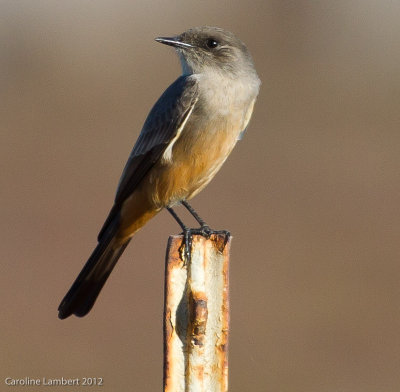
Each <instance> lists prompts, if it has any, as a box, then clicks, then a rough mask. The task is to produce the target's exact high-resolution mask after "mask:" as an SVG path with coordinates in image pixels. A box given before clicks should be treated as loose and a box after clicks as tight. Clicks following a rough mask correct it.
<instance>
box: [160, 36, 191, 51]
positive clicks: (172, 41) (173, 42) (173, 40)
mask: <svg viewBox="0 0 400 392" xmlns="http://www.w3.org/2000/svg"><path fill="white" fill-rule="evenodd" d="M155 40H156V41H157V42H160V43H162V44H164V45H170V46H173V47H175V48H182V49H186V48H193V47H194V46H193V45H190V44H187V43H186V42H182V41H180V40H179V37H158V38H156V39H155Z"/></svg>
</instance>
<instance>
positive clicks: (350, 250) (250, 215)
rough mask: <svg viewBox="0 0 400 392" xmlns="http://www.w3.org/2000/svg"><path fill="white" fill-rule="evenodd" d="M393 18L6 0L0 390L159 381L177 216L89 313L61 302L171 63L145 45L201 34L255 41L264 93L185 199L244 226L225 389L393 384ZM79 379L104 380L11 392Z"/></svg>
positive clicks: (236, 259)
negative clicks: (212, 29)
mask: <svg viewBox="0 0 400 392" xmlns="http://www.w3.org/2000/svg"><path fill="white" fill-rule="evenodd" d="M399 15H400V4H399V3H398V2H396V1H381V2H378V1H372V0H359V1H312V2H311V1H304V0H301V1H282V0H262V1H261V0H260V1H254V2H245V1H230V2H224V1H220V2H218V3H217V2H213V1H201V2H200V1H192V0H186V1H180V0H178V1H176V2H164V1H160V0H159V1H136V2H134V1H125V0H117V1H103V0H102V1H100V0H98V1H84V0H79V1H77V0H69V1H64V2H61V1H51V0H47V1H44V0H43V1H35V2H32V1H11V0H10V1H1V2H0V129H1V143H0V157H1V171H0V176H1V183H0V192H1V210H0V214H1V219H0V225H1V226H0V227H1V262H0V268H1V274H0V298H1V300H0V301H1V302H0V303H1V320H0V333H1V338H0V369H1V370H0V385H2V386H1V387H0V389H1V390H4V391H6V390H10V391H11V390H12V391H28V390H29V391H41V390H50V389H51V390H53V389H54V390H56V389H57V390H65V391H67V390H68V391H72V392H75V391H84V390H90V391H100V390H101V391H104V392H109V391H157V390H161V385H162V309H163V272H164V252H165V246H166V242H167V237H168V235H170V234H175V233H178V232H179V231H180V230H179V227H178V226H177V225H176V223H175V222H174V221H173V220H172V218H171V217H170V216H169V214H168V213H167V212H162V213H161V214H159V216H157V217H156V218H155V219H154V220H153V221H152V222H151V223H150V224H149V225H148V226H146V227H145V228H144V229H143V230H142V231H141V232H140V233H139V234H138V235H137V237H136V239H135V240H134V241H132V243H131V245H130V246H129V248H128V250H127V251H126V253H125V254H124V256H123V257H122V259H121V261H120V263H119V265H118V267H117V268H116V270H115V271H114V272H113V274H112V276H111V279H110V280H109V282H108V284H107V285H106V287H105V289H104V290H103V292H102V295H101V296H100V298H99V300H98V302H97V303H96V306H95V307H94V309H93V311H92V312H91V313H90V314H89V315H88V316H87V317H85V318H83V319H77V318H69V319H67V320H65V321H60V320H58V318H57V306H58V304H59V302H60V300H61V299H62V297H63V296H64V294H65V293H66V291H67V290H68V288H69V287H70V284H71V283H72V281H73V280H74V279H75V277H76V275H77V274H78V272H79V271H80V269H81V267H82V265H83V263H84V262H85V261H86V259H87V257H88V256H89V254H90V252H91V251H92V249H93V247H94V245H95V242H96V235H97V232H98V230H99V229H100V227H101V225H102V223H103V220H104V219H105V217H106V214H107V213H108V210H109V208H110V207H111V203H112V200H113V197H114V192H115V188H116V186H117V183H118V179H119V176H120V174H121V171H122V168H123V166H124V164H125V161H126V159H127V157H128V154H129V152H130V149H131V147H132V145H133V143H134V141H135V140H136V137H137V136H138V133H139V131H140V129H141V126H142V124H143V121H144V119H145V117H146V115H147V113H148V111H149V110H150V108H151V106H152V105H153V103H154V102H155V100H156V99H157V98H158V97H159V95H160V94H161V93H162V91H163V90H164V89H165V88H166V87H167V86H168V85H169V84H170V83H171V82H172V81H173V80H175V78H176V77H177V76H178V74H179V72H180V68H179V63H178V60H177V57H176V55H175V54H174V51H173V50H172V49H171V48H168V47H165V46H163V45H159V44H157V43H156V42H154V41H153V38H154V37H156V36H159V35H172V34H176V33H180V32H182V31H183V30H185V29H187V28H189V27H193V26H201V25H205V24H208V25H218V26H220V27H223V28H226V29H229V30H232V31H234V32H235V33H236V34H237V35H238V36H239V37H240V38H241V39H242V40H243V41H245V42H246V43H247V44H248V46H249V48H250V50H251V52H252V54H253V57H254V59H255V63H256V66H257V70H258V73H259V75H260V78H261V79H262V82H263V85H262V89H261V92H260V96H259V100H258V102H257V105H256V108H255V113H254V117H253V119H252V121H251V124H250V126H249V129H248V132H247V134H246V135H245V138H244V139H243V141H241V142H240V143H238V145H237V148H236V149H235V151H234V152H233V154H232V155H231V157H230V158H229V160H228V161H227V162H226V164H225V166H224V167H223V169H222V170H221V172H220V173H219V174H218V176H217V177H216V178H215V180H214V181H213V182H212V183H211V184H210V185H209V186H208V188H207V189H206V190H205V191H203V193H202V194H200V195H199V196H198V197H197V198H196V199H195V200H194V201H193V205H194V207H195V208H197V209H198V211H199V212H200V213H201V215H202V216H203V217H204V218H205V219H206V220H207V221H208V222H209V223H210V225H211V226H213V227H216V228H225V229H229V230H230V231H231V232H232V233H233V235H234V241H233V246H232V257H231V303H232V311H231V312H232V313H231V317H232V322H231V340H230V342H231V344H230V391H232V392H239V391H243V390H246V391H256V392H261V391H279V392H286V391H296V392H303V391H304V392H334V391H341V392H350V391H351V392H358V391H359V392H369V391H371V392H372V391H380V392H392V391H393V392H398V391H399V390H400V371H399V368H400V338H399V335H400V313H399V311H400V306H399V305H400V284H399V283H400V262H399V261H400V260H399V256H400V241H399V239H400V212H399V211H400V208H399V205H400V174H399V173H400V170H399V169H400V154H399V152H400V132H399V131H400V114H399V113H400V111H399V104H400V68H399V63H400V23H399ZM80 376H84V377H103V378H104V386H103V387H101V388H100V387H98V388H96V387H82V388H79V387H71V388H67V387H64V388H62V387H58V388H50V387H48V388H47V389H44V388H43V387H42V388H35V387H13V388H12V387H7V386H5V384H4V379H5V378H6V377H13V378H23V377H31V378H42V377H47V378H57V377H58V378H59V377H80Z"/></svg>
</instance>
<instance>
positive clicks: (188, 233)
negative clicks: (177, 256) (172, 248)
mask: <svg viewBox="0 0 400 392" xmlns="http://www.w3.org/2000/svg"><path fill="white" fill-rule="evenodd" d="M167 210H168V212H169V213H170V214H171V215H172V216H173V217H174V219H175V220H176V221H177V222H178V225H179V226H180V227H181V228H182V230H183V233H182V234H183V235H184V241H185V260H184V262H185V264H186V261H187V262H188V263H190V260H191V256H192V229H189V228H188V227H187V226H186V225H185V224H184V223H183V222H182V220H181V218H179V216H178V214H177V213H176V212H175V211H174V210H173V209H172V208H171V207H167Z"/></svg>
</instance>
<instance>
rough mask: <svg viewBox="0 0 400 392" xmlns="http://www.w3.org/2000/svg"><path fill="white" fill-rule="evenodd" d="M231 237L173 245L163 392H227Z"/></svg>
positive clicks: (195, 239) (172, 239)
mask: <svg viewBox="0 0 400 392" xmlns="http://www.w3.org/2000/svg"><path fill="white" fill-rule="evenodd" d="M230 240H231V237H228V238H226V237H225V235H222V234H218V235H216V234H215V235H212V236H211V237H210V238H209V239H206V238H204V237H202V236H193V242H192V257H191V261H190V262H188V263H187V262H186V261H184V260H183V255H184V252H182V242H183V236H171V237H170V238H169V240H168V248H167V256H166V266H165V304H164V391H165V392H223V391H227V390H228V332H229V250H230Z"/></svg>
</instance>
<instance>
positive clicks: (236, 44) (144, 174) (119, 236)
mask: <svg viewBox="0 0 400 392" xmlns="http://www.w3.org/2000/svg"><path fill="white" fill-rule="evenodd" d="M156 41H157V42H161V43H163V44H166V45H170V46H173V47H174V48H175V49H176V51H177V53H178V56H179V58H180V61H181V65H182V76H180V77H179V78H178V79H177V80H176V81H175V82H174V83H173V84H171V86H169V87H168V88H167V90H166V91H165V92H164V93H163V95H161V97H160V98H159V100H158V101H157V102H156V104H155V105H154V107H153V109H152V110H151V111H150V114H149V115H148V117H147V119H146V121H145V123H144V126H143V129H142V131H141V133H140V135H139V138H138V140H137V141H136V144H135V145H134V147H133V150H132V152H131V154H130V156H129V159H128V162H127V163H126V166H125V169H124V171H123V173H122V176H121V179H120V181H119V184H118V189H117V194H116V197H115V202H114V205H113V207H112V209H111V211H110V214H109V215H108V218H107V219H106V221H105V223H104V225H103V228H102V229H101V231H100V233H99V235H98V244H97V246H96V248H95V250H94V251H93V253H92V255H91V256H90V258H89V260H88V261H87V262H86V264H85V266H84V267H83V270H82V271H81V273H80V274H79V276H78V277H77V279H76V280H75V282H74V284H73V285H72V287H71V288H70V290H69V291H68V293H67V294H66V296H65V297H64V299H63V300H62V302H61V304H60V306H59V308H58V310H59V317H60V318H61V319H64V318H66V317H68V316H70V315H71V314H75V315H76V316H79V317H82V316H85V315H86V314H87V313H88V312H89V311H90V309H91V308H92V306H93V304H94V302H95V301H96V298H97V296H98V295H99V293H100V290H101V289H102V287H103V285H104V283H105V282H106V280H107V278H108V276H109V275H110V273H111V271H112V269H113V268H114V266H115V264H116V263H117V261H118V259H119V257H120V256H121V254H122V252H123V251H124V249H125V248H126V246H127V245H128V243H129V241H130V239H131V238H132V236H133V235H134V234H135V233H136V232H137V231H138V230H139V229H140V228H141V227H142V226H143V225H144V224H145V223H146V222H147V221H148V220H149V219H151V218H152V217H153V216H154V215H156V214H157V213H158V212H160V211H161V210H162V209H163V208H164V207H165V208H167V209H168V211H170V212H171V214H172V215H173V216H174V217H175V219H177V221H178V223H179V224H180V225H181V226H182V228H183V229H185V228H186V227H185V226H184V224H183V223H182V221H180V220H179V218H178V217H177V215H176V214H175V212H174V211H173V210H172V207H173V206H175V205H177V204H180V203H182V204H183V205H184V206H185V207H186V208H187V209H188V210H189V211H190V212H191V213H192V215H193V216H194V217H195V218H196V219H197V221H198V222H199V223H200V225H201V229H203V230H204V232H207V231H208V232H210V229H209V227H208V226H207V225H206V224H205V223H204V221H202V220H201V219H200V218H199V216H198V215H197V214H196V213H195V212H194V211H193V209H192V208H191V207H190V205H189V204H187V200H190V199H191V198H192V197H193V196H195V195H196V194H197V193H199V192H200V191H201V190H202V189H203V188H204V187H205V186H206V185H207V184H208V183H209V182H210V181H211V179H212V178H213V177H214V176H215V174H216V173H217V172H218V170H219V169H220V168H221V166H222V164H223V163H224V161H225V160H226V158H227V157H228V155H229V154H230V152H231V151H232V149H233V147H234V146H235V144H236V142H237V140H238V139H240V138H241V135H242V134H243V132H244V130H245V129H246V127H247V124H248V122H249V120H250V117H251V114H252V112H253V107H254V103H255V101H256V97H257V95H258V90H259V86H260V80H259V78H258V76H257V73H256V70H255V68H254V64H253V60H252V58H251V56H250V53H249V51H248V50H247V48H246V46H245V45H244V43H243V42H242V41H240V40H239V39H238V38H236V37H235V36H234V35H233V34H232V33H230V32H228V31H224V30H222V29H220V28H216V27H200V28H194V29H190V30H188V31H185V32H184V33H182V34H181V35H178V36H176V37H171V38H165V37H160V38H156Z"/></svg>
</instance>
